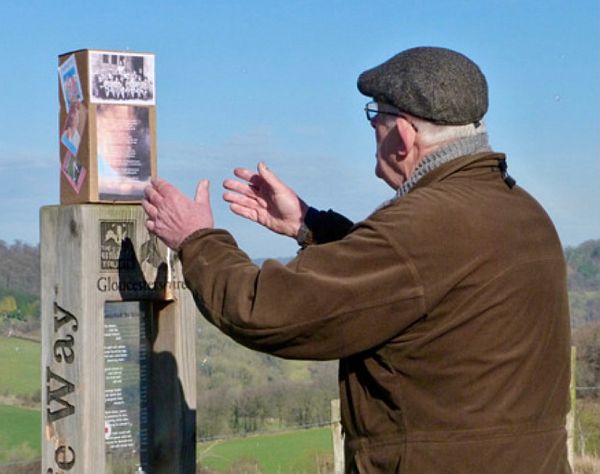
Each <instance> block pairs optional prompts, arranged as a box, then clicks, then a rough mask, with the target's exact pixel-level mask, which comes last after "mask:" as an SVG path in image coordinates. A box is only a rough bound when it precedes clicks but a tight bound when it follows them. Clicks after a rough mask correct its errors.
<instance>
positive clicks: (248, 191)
mask: <svg viewBox="0 0 600 474" xmlns="http://www.w3.org/2000/svg"><path fill="white" fill-rule="evenodd" d="M223 187H224V188H225V189H229V190H230V191H233V192H236V193H239V194H244V195H246V196H254V195H255V194H256V191H255V190H254V189H253V188H252V187H251V186H250V185H248V184H246V183H241V182H240V181H236V180H235V179H226V180H225V181H223Z"/></svg>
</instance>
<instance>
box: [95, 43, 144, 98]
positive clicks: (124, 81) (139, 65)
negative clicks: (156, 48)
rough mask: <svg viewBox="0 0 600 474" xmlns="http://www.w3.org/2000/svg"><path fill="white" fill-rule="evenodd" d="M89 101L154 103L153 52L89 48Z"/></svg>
mask: <svg viewBox="0 0 600 474" xmlns="http://www.w3.org/2000/svg"><path fill="white" fill-rule="evenodd" d="M90 91H91V95H92V97H91V102H93V103H96V104H127V105H155V103H156V102H155V86H154V55H153V54H140V53H137V54H136V53H132V54H129V53H123V52H107V51H90Z"/></svg>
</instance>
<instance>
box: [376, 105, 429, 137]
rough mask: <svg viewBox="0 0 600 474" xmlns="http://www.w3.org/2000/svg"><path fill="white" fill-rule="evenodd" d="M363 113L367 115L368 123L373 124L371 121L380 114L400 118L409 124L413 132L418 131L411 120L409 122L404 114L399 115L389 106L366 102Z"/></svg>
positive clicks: (396, 110) (398, 112)
mask: <svg viewBox="0 0 600 474" xmlns="http://www.w3.org/2000/svg"><path fill="white" fill-rule="evenodd" d="M365 113H366V114H367V120H368V121H369V122H373V120H376V119H377V116H378V115H380V114H383V115H392V116H394V117H401V118H403V119H404V120H406V121H407V122H408V123H409V124H410V126H411V127H412V128H413V129H414V131H415V132H418V131H419V129H418V128H417V126H416V125H415V124H414V123H413V122H412V121H411V120H409V118H408V117H407V116H406V115H405V114H403V113H401V112H400V111H399V110H398V109H396V108H395V107H393V106H391V105H388V104H380V103H378V102H375V101H371V102H368V103H367V105H365Z"/></svg>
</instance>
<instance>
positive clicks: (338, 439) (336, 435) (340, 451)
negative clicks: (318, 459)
mask: <svg viewBox="0 0 600 474" xmlns="http://www.w3.org/2000/svg"><path fill="white" fill-rule="evenodd" d="M331 436H332V438H333V472H334V474H344V435H343V433H342V420H341V416H340V400H339V399H338V398H336V399H334V400H331Z"/></svg>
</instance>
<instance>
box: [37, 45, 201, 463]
mask: <svg viewBox="0 0 600 474" xmlns="http://www.w3.org/2000/svg"><path fill="white" fill-rule="evenodd" d="M86 54H88V53H87V52H82V53H79V55H78V56H77V58H78V59H79V62H77V61H75V56H73V55H71V56H68V58H72V59H70V60H71V61H72V62H73V63H75V64H77V65H79V69H78V71H79V72H77V71H76V72H75V73H73V74H77V75H78V74H80V73H81V71H84V73H83V74H82V75H83V76H86V77H91V76H92V75H93V73H94V71H91V72H90V71H89V70H87V69H86V68H87V63H86V62H85V60H86V58H87V56H86ZM130 56H132V55H131V54H129V53H124V56H123V57H121V56H120V54H119V53H116V52H113V53H110V54H109V53H106V54H103V55H101V57H100V59H98V61H100V62H102V61H107V62H108V65H106V64H104V65H103V67H102V68H101V70H102V71H104V72H105V73H106V77H108V74H109V73H108V72H106V71H117V70H118V71H119V74H120V76H121V77H120V79H119V81H118V82H119V83H121V84H126V83H128V81H130V80H131V81H133V79H137V80H139V81H141V79H142V78H143V77H150V76H151V77H153V73H152V75H151V74H150V71H149V70H148V68H147V67H146V70H145V71H143V70H139V71H138V72H137V73H136V74H137V75H133V74H132V72H131V67H132V65H134V66H136V67H137V66H140V65H143V64H146V63H144V62H143V61H142V60H139V61H137V60H132V59H131V58H130ZM146 56H147V55H146ZM144 57H145V56H144ZM68 58H67V59H68ZM82 58H83V59H82ZM123 58H124V59H123ZM67 59H65V58H64V57H63V56H61V59H60V61H61V65H62V64H64V62H65V61H66V60H67ZM81 61H83V62H81ZM70 67H71V66H69V67H65V68H63V69H62V70H59V73H60V74H61V82H63V81H64V82H67V81H70V80H71V79H70V78H71V77H72V76H73V74H72V73H71V72H68V71H67V69H69V68H70ZM128 68H129V69H128ZM69 71H70V69H69ZM111 76H112V75H111ZM103 77H104V76H103ZM126 78H127V79H126ZM78 81H79V79H78ZM80 82H81V81H80ZM108 82H110V81H108ZM108 82H107V84H108ZM89 84H90V82H88V81H87V79H86V80H85V81H83V85H73V84H72V83H71V84H70V85H69V87H70V88H71V89H70V92H65V91H67V90H69V89H68V88H67V87H66V86H65V85H64V84H62V87H61V100H62V101H63V106H64V107H66V105H64V104H67V103H68V102H69V101H70V108H71V110H72V109H73V107H75V105H74V104H75V102H78V103H80V104H81V105H80V110H86V111H88V112H89V111H90V110H92V111H93V112H94V113H95V108H96V106H95V105H93V104H90V103H89V95H88V94H90V92H91V91H90V89H89V87H90V86H89ZM113 85H114V87H115V89H114V90H115V91H117V90H119V89H118V85H117V84H116V83H114V84H113ZM132 87H133V86H132ZM96 93H97V94H98V97H100V96H101V97H102V100H103V101H105V102H106V101H108V102H110V100H109V99H111V98H113V99H114V98H116V99H118V100H120V101H124V102H127V100H126V99H127V98H129V99H131V100H134V99H137V98H139V99H140V100H141V101H142V105H140V104H136V105H135V107H137V108H138V109H139V108H140V107H142V108H143V107H144V104H143V94H142V93H141V92H136V93H134V92H131V91H129V92H124V91H120V90H119V91H118V92H115V94H117V95H115V96H114V97H113V95H112V94H113V92H110V94H108V93H107V92H103V93H102V94H101V93H100V92H98V91H96ZM107 94H108V99H107ZM134 95H135V97H134ZM105 102H103V103H105ZM131 106H132V105H130V104H127V103H120V104H118V105H115V106H114V107H131ZM148 107H150V105H148ZM63 112H64V111H62V112H61V115H64V114H63ZM92 115H93V114H92ZM138 115H139V116H146V115H148V114H145V113H144V112H142V113H139V114H138ZM122 116H123V114H122V113H121V112H119V113H117V114H116V115H115V117H117V118H116V119H115V122H114V123H113V124H112V125H111V124H110V123H109V122H107V123H105V124H104V125H103V126H104V127H105V130H110V131H111V132H110V133H111V134H113V135H114V137H116V138H115V140H117V141H119V140H120V142H119V143H116V142H113V146H115V147H116V148H117V149H118V148H119V147H122V148H123V147H124V148H127V147H128V146H132V147H134V146H135V145H136V143H137V142H136V140H137V138H135V137H133V138H132V135H131V133H130V132H131V130H134V129H136V127H138V124H137V122H135V121H134V122H129V121H123V120H122ZM149 116H150V117H151V118H152V120H153V117H154V112H153V111H152V113H150V114H149ZM84 123H85V125H84V126H83V127H82V128H80V129H79V137H80V139H79V140H77V139H73V138H72V137H71V139H72V141H69V142H68V145H69V147H71V145H73V144H74V143H75V142H77V147H73V148H72V149H70V150H66V148H67V145H65V144H64V140H65V139H64V135H65V133H66V132H65V131H64V130H63V129H62V128H61V131H60V134H61V152H64V154H63V155H62V156H61V183H62V185H61V186H62V188H63V192H62V193H61V195H62V197H63V205H59V206H47V207H44V208H42V209H41V212H40V220H41V223H40V224H41V270H42V295H41V304H42V311H41V312H42V470H41V472H42V474H56V473H69V474H72V473H81V474H90V473H94V474H96V473H98V474H105V473H106V474H109V473H110V474H125V473H135V472H137V473H142V472H143V473H145V474H159V473H169V474H171V473H179V474H184V473H190V472H195V469H196V458H195V447H196V420H195V413H196V412H195V410H196V382H195V372H196V362H195V360H196V359H195V336H196V331H195V315H196V308H195V305H194V302H193V299H192V297H191V295H190V293H189V292H188V291H187V289H186V287H185V283H184V281H183V278H182V274H181V265H180V263H179V261H178V259H177V255H176V254H175V253H173V252H171V251H170V250H168V249H167V248H166V247H165V246H164V245H163V244H162V243H160V242H159V241H158V240H157V239H156V238H155V237H153V236H151V235H150V234H149V233H148V231H147V230H146V228H145V220H146V218H145V215H144V211H143V209H142V207H141V205H140V204H139V203H138V202H139V199H140V198H141V195H140V194H139V187H140V186H141V185H142V184H143V181H144V180H145V179H146V178H147V177H146V176H145V175H142V174H140V173H141V172H138V171H139V166H142V165H140V163H139V161H140V160H142V159H149V160H153V159H154V158H152V157H153V156H154V155H153V154H149V155H148V157H147V158H143V157H140V156H137V155H136V153H137V152H139V151H140V150H139V149H138V150H137V151H136V150H129V151H127V150H120V151H119V150H117V151H118V152H115V153H114V155H115V156H112V157H111V158H110V159H107V163H109V164H112V165H114V169H112V170H107V169H103V170H102V171H101V172H98V171H97V170H93V169H89V168H90V167H94V166H97V163H98V161H99V158H98V156H97V154H98V151H97V150H96V149H95V148H94V146H93V145H94V142H97V141H98V140H97V139H95V138H94V139H89V138H88V137H96V136H97V135H98V132H97V131H96V130H93V129H90V128H93V127H94V126H95V123H97V121H96V120H95V119H94V118H93V117H92V119H91V120H90V119H86V120H84ZM121 127H125V128H126V129H125V130H122V133H120V132H119V129H120V128H121ZM153 133H154V132H153V131H152V134H153ZM114 137H113V138H114ZM85 140H89V141H88V142H86V141H85ZM86 143H87V144H86ZM90 143H91V145H92V146H90ZM115 143H116V144H115ZM150 143H153V142H152V140H151V141H150ZM152 146H153V145H152ZM111 150H112V151H111V153H112V152H113V151H115V149H111ZM84 151H85V153H84ZM119 155H120V156H121V158H122V159H121V158H119ZM65 157H66V159H65ZM104 158H106V157H104ZM67 162H71V164H73V162H77V166H81V167H82V168H80V170H79V173H80V174H79V175H73V174H72V173H71V174H72V175H71V176H67V173H66V172H65V167H64V164H65V163H67ZM112 165H111V166H112ZM138 165H139V166H138ZM155 168H156V167H155V164H153V165H152V166H149V167H148V170H150V171H151V174H152V175H154V174H155ZM82 170H84V172H83V177H81V176H82V174H81V173H82ZM136 170H138V171H136ZM71 171H72V170H71ZM136 173H138V174H136ZM77 176H79V178H77ZM86 176H87V178H86ZM75 178H77V179H79V180H80V181H79V182H77V179H75ZM102 179H104V183H103V182H102ZM132 180H133V186H130V185H132ZM115 183H116V184H115ZM74 184H75V185H74ZM103 187H105V188H106V189H110V191H111V192H110V193H108V191H107V193H105V194H103V195H102V196H101V195H100V193H99V190H100V189H103ZM128 193H129V194H128ZM65 197H67V198H68V199H66V201H67V202H73V201H75V202H77V203H76V204H66V203H65ZM107 199H108V200H110V201H111V202H112V204H106V203H105V202H106V200H107ZM79 201H81V202H80V203H79Z"/></svg>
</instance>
